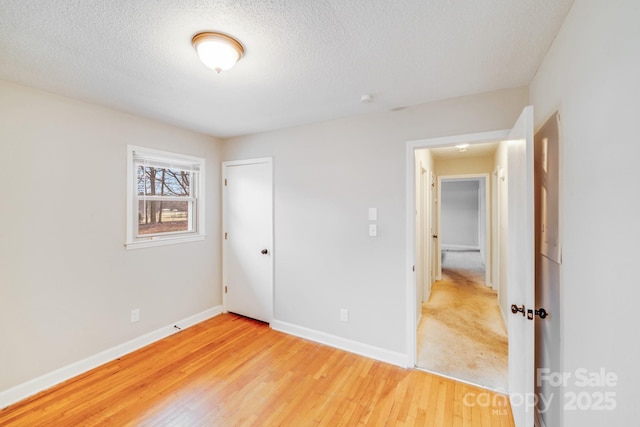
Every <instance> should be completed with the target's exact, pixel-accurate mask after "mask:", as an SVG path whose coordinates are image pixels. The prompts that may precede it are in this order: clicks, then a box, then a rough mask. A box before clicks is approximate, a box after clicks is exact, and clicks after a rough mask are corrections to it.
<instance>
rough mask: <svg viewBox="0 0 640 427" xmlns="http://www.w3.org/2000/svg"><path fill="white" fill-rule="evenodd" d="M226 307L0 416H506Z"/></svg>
mask: <svg viewBox="0 0 640 427" xmlns="http://www.w3.org/2000/svg"><path fill="white" fill-rule="evenodd" d="M480 393H489V395H490V396H491V397H493V396H496V395H495V394H493V393H490V392H487V391H486V390H482V389H479V388H475V387H472V386H469V385H467V384H462V383H457V382H455V381H452V380H450V379H447V378H443V377H439V376H435V375H432V374H429V373H426V372H422V371H418V370H408V369H401V368H398V367H396V366H392V365H388V364H385V363H382V362H378V361H375V360H372V359H368V358H365V357H361V356H357V355H354V354H352V353H348V352H344V351H341V350H337V349H334V348H331V347H327V346H324V345H321V344H318V343H314V342H310V341H306V340H303V339H299V338H296V337H293V336H290V335H286V334H283V333H280V332H276V331H274V330H272V329H270V328H269V326H268V325H265V324H263V323H260V322H256V321H253V320H250V319H246V318H243V317H240V316H236V315H232V314H224V315H220V316H217V317H215V318H213V319H210V320H207V321H205V322H202V323H200V324H198V325H195V326H193V327H191V328H188V329H186V330H184V331H180V332H178V333H176V334H174V335H172V336H170V337H167V338H165V339H163V340H161V341H158V342H156V343H153V344H151V345H149V346H147V347H144V348H142V349H140V350H138V351H136V352H133V353H131V354H128V355H126V356H123V357H121V358H120V359H118V360H114V361H112V362H110V363H107V364H105V365H103V366H100V367H98V368H96V369H94V370H92V371H89V372H86V373H84V374H82V375H79V376H77V377H75V378H72V379H70V380H68V381H66V382H64V383H62V384H60V385H58V386H55V387H53V388H51V389H49V390H46V391H44V392H42V393H39V394H38V395H35V396H33V397H31V398H28V399H25V400H24V401H22V402H18V403H16V404H15V405H12V406H10V407H8V408H5V409H3V410H0V425H2V426H7V427H9V426H11V427H13V426H29V427H38V426H74V427H75V426H97V425H100V426H102V425H106V426H118V427H120V426H145V427H147V426H149V427H155V426H158V427H164V426H170V425H180V426H234V427H235V426H251V427H254V426H255V427H258V426H260V427H261V426H295V427H303V426H331V427H335V426H349V427H352V426H398V427H399V426H447V427H448V426H474V427H475V426H489V425H491V426H494V425H502V426H507V427H512V426H513V419H512V417H511V409H510V407H509V406H508V401H507V400H504V399H503V400H500V399H489V400H488V401H490V402H491V404H490V405H477V404H473V405H470V404H469V403H475V402H476V400H474V399H470V398H469V397H470V396H472V397H476V396H477V395H479V394H480Z"/></svg>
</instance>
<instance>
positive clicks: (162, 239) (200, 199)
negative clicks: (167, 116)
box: [125, 145, 205, 249]
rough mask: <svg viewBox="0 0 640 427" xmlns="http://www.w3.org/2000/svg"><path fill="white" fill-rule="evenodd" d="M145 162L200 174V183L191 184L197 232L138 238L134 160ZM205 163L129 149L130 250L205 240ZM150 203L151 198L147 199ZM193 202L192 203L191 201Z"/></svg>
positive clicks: (141, 148) (129, 146)
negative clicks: (167, 165) (187, 169)
mask: <svg viewBox="0 0 640 427" xmlns="http://www.w3.org/2000/svg"><path fill="white" fill-rule="evenodd" d="M134 157H135V158H140V157H142V158H144V159H145V160H147V159H148V160H149V162H150V163H154V162H156V163H162V164H170V165H175V167H176V168H181V167H182V168H190V169H194V170H197V174H196V177H197V179H195V180H194V182H192V183H191V185H192V192H193V197H194V198H195V210H196V212H195V215H192V216H191V218H193V217H195V220H194V223H193V224H192V226H193V228H194V230H190V231H179V232H167V233H161V234H153V235H147V236H144V235H142V236H140V235H138V179H137V177H138V176H137V170H136V169H137V165H138V164H139V163H138V162H136V160H135V158H134ZM204 164H205V160H204V159H203V158H201V157H194V156H188V155H185V154H177V153H171V152H168V151H161V150H155V149H152V148H146V147H140V146H137V145H127V236H126V242H125V247H126V248H127V249H139V248H148V247H152V246H162V245H171V244H176V243H185V242H195V241H199V240H204V238H205V232H204V224H205V221H204V219H205V212H204V210H205V197H204V196H205V185H204V183H205V167H204ZM147 199H148V196H147ZM191 200H193V199H191Z"/></svg>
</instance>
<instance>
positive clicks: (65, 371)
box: [0, 306, 222, 409]
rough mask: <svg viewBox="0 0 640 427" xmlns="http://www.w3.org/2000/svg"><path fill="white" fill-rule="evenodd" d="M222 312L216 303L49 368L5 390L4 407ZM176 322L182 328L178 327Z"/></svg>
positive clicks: (0, 394) (0, 401)
mask: <svg viewBox="0 0 640 427" xmlns="http://www.w3.org/2000/svg"><path fill="white" fill-rule="evenodd" d="M220 313H222V306H216V307H212V308H210V309H207V310H205V311H203V312H200V313H198V314H195V315H193V316H190V317H187V318H186V319H183V320H180V321H178V322H174V323H171V324H170V325H168V326H165V327H163V328H160V329H157V330H155V331H152V332H149V333H147V334H145V335H142V336H140V337H138V338H134V339H132V340H131V341H127V342H125V343H122V344H119V345H117V346H115V347H112V348H110V349H108V350H105V351H102V352H100V353H98V354H95V355H93V356H89V357H87V358H86V359H83V360H79V361H77V362H75V363H72V364H70V365H67V366H65V367H63V368H60V369H57V370H55V371H53V372H49V373H47V374H44V375H42V376H40V377H37V378H34V379H32V380H29V381H27V382H25V383H22V384H19V385H17V386H14V387H12V388H10V389H7V390H4V391H1V392H0V409H1V408H5V407H7V406H9V405H11V404H13V403H16V402H19V401H20V400H22V399H25V398H27V397H29V396H33V395H34V394H36V393H39V392H41V391H43V390H46V389H48V388H50V387H53V386H54V385H56V384H59V383H61V382H63V381H66V380H68V379H70V378H73V377H75V376H78V375H80V374H82V373H84V372H87V371H89V370H91V369H93V368H97V367H98V366H100V365H104V364H105V363H107V362H110V361H112V360H115V359H117V358H118V357H122V356H123V355H125V354H127V353H131V352H133V351H135V350H138V349H140V348H142V347H144V346H146V345H149V344H151V343H153V342H155V341H158V340H161V339H162V338H166V337H168V336H169V335H173V334H175V333H176V332H178V331H180V330H181V329H186V328H188V327H190V326H193V325H195V324H196V323H200V322H202V321H204V320H207V319H210V318H212V317H215V316H217V315H219V314H220ZM176 326H177V327H178V328H179V329H178V328H176Z"/></svg>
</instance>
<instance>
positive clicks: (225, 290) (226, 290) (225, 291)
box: [224, 286, 229, 294]
mask: <svg viewBox="0 0 640 427" xmlns="http://www.w3.org/2000/svg"><path fill="white" fill-rule="evenodd" d="M228 291H229V289H227V287H226V286H225V287H224V293H225V294H226V293H227V292H228Z"/></svg>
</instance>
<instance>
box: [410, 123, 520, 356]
mask: <svg viewBox="0 0 640 427" xmlns="http://www.w3.org/2000/svg"><path fill="white" fill-rule="evenodd" d="M510 131H511V129H503V130H496V131H490V132H480V133H472V134H464V135H454V136H446V137H439V138H427V139H419V140H413V141H407V143H406V152H405V165H406V168H405V170H406V181H405V185H406V203H407V205H406V216H405V220H406V233H405V242H406V246H405V268H406V270H405V271H406V276H405V282H406V283H405V284H406V286H405V291H406V304H407V311H406V334H407V335H406V340H407V354H406V367H407V368H414V367H415V365H416V359H417V354H416V352H417V327H418V324H417V321H416V320H417V313H416V310H417V306H416V304H417V301H416V298H417V292H416V273H415V265H416V214H415V212H416V170H415V168H416V160H415V155H416V150H419V149H424V148H436V147H448V146H454V145H458V144H478V143H483V142H494V141H502V140H506V139H507V137H508V136H509V132H510Z"/></svg>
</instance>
